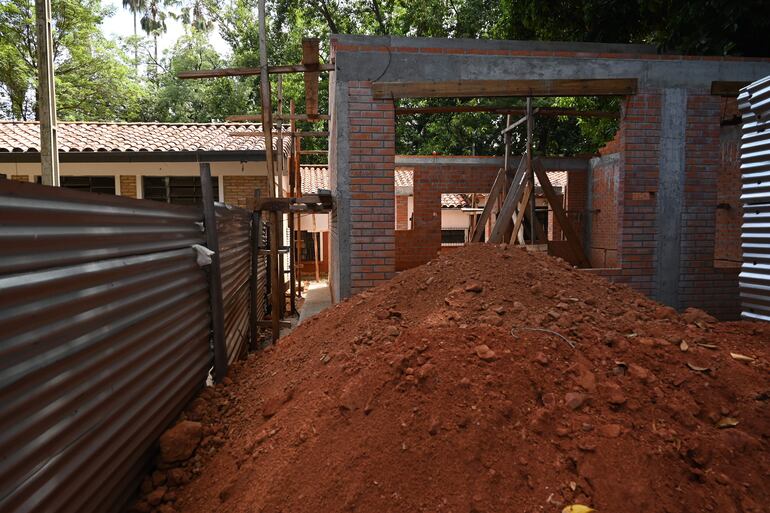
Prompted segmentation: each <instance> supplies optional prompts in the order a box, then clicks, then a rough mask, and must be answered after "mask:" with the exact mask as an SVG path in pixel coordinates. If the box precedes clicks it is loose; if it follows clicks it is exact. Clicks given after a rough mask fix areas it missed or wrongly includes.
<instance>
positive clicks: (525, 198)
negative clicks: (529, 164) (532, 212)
mask: <svg viewBox="0 0 770 513" xmlns="http://www.w3.org/2000/svg"><path fill="white" fill-rule="evenodd" d="M531 195H532V182H530V181H529V179H527V180H526V184H525V185H524V194H523V195H522V197H521V201H520V202H519V205H518V206H517V207H516V218H515V220H514V222H513V230H512V231H511V238H510V239H509V241H510V242H511V243H513V242H514V240H518V239H519V231H520V230H521V224H522V222H523V221H524V213H525V212H526V211H527V205H529V197H530V196H531Z"/></svg>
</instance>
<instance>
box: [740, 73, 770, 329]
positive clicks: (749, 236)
mask: <svg viewBox="0 0 770 513" xmlns="http://www.w3.org/2000/svg"><path fill="white" fill-rule="evenodd" d="M738 103H739V106H740V109H741V114H742V118H743V134H742V137H741V175H742V176H741V178H742V182H743V190H742V194H741V200H742V202H743V212H744V213H743V226H742V228H741V243H742V247H743V264H742V266H741V273H740V278H739V280H740V294H741V310H742V316H743V317H744V318H747V319H761V320H765V321H770V77H767V78H764V79H762V80H758V81H757V82H754V83H753V84H750V85H749V86H747V87H746V88H744V89H742V90H741V94H740V95H739V97H738Z"/></svg>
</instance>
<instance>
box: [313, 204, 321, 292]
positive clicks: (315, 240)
mask: <svg viewBox="0 0 770 513" xmlns="http://www.w3.org/2000/svg"><path fill="white" fill-rule="evenodd" d="M312 215H313V260H315V281H321V272H320V271H319V269H318V247H319V246H320V239H319V237H318V231H317V227H316V224H315V213H313V214H312Z"/></svg>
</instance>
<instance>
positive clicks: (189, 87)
mask: <svg viewBox="0 0 770 513" xmlns="http://www.w3.org/2000/svg"><path fill="white" fill-rule="evenodd" d="M225 64H226V62H225V61H224V60H223V59H222V58H221V57H220V56H219V54H218V53H217V52H216V50H214V48H213V47H212V46H211V44H209V43H208V41H207V39H206V34H205V33H204V32H200V31H196V30H192V31H191V33H190V34H188V35H185V36H183V37H181V38H180V39H179V40H178V41H177V43H176V44H175V45H174V47H173V48H172V49H171V50H169V51H168V52H167V56H166V58H164V59H163V61H162V62H161V63H160V65H161V68H162V70H163V71H162V73H160V74H159V75H158V80H157V85H149V86H148V87H150V91H151V94H150V96H151V97H152V98H153V102H152V103H151V105H150V106H149V108H148V109H147V110H145V112H144V113H143V117H145V118H146V119H147V120H156V121H167V122H209V121H223V120H224V118H225V117H226V116H228V115H230V114H242V113H244V112H247V111H248V110H249V109H253V108H254V106H253V105H250V104H249V98H250V96H249V93H250V89H251V87H250V86H249V85H247V83H246V82H245V81H243V80H239V79H232V78H220V79H213V80H180V79H179V78H177V74H178V73H179V72H181V71H187V70H199V69H211V68H219V67H222V66H223V65H225Z"/></svg>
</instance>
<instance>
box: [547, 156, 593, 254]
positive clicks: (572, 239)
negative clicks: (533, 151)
mask: <svg viewBox="0 0 770 513" xmlns="http://www.w3.org/2000/svg"><path fill="white" fill-rule="evenodd" d="M532 167H533V168H534V170H535V174H536V175H537V179H538V181H540V187H541V188H542V189H543V194H545V198H546V199H547V200H548V203H550V205H551V209H552V210H553V215H554V217H555V218H556V221H558V223H559V227H560V228H561V231H562V233H564V237H565V238H566V239H567V242H568V243H569V247H570V249H571V250H572V254H573V255H574V256H575V259H576V261H577V262H578V263H579V266H580V267H591V263H590V262H589V260H588V258H587V257H586V254H585V252H584V251H583V245H582V244H581V243H580V239H579V238H578V234H577V232H576V231H575V227H574V226H572V221H570V220H569V218H568V217H567V214H566V213H565V212H564V207H562V204H561V202H560V201H559V196H558V195H557V194H556V192H555V191H554V190H553V186H552V185H551V180H550V179H549V178H548V173H546V172H545V169H543V164H542V163H541V162H540V159H535V160H534V162H533V164H532Z"/></svg>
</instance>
